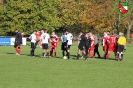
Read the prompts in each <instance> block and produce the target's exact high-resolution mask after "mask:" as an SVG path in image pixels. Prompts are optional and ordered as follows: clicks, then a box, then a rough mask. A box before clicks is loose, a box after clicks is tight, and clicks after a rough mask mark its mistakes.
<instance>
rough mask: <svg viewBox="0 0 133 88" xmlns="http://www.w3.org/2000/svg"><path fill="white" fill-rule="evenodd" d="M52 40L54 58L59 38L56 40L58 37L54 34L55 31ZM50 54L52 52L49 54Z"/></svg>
mask: <svg viewBox="0 0 133 88" xmlns="http://www.w3.org/2000/svg"><path fill="white" fill-rule="evenodd" d="M52 38H53V41H54V45H55V47H54V56H56V53H57V47H58V41H59V38H58V36H57V35H56V34H55V31H53V32H52ZM51 53H52V52H51Z"/></svg>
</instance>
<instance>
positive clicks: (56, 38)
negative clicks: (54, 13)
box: [52, 35, 59, 43]
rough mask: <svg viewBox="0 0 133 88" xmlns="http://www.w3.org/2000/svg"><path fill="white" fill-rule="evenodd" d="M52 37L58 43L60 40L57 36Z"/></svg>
mask: <svg viewBox="0 0 133 88" xmlns="http://www.w3.org/2000/svg"><path fill="white" fill-rule="evenodd" d="M52 37H53V40H54V41H55V42H56V43H57V42H58V40H59V38H58V36H57V35H52Z"/></svg>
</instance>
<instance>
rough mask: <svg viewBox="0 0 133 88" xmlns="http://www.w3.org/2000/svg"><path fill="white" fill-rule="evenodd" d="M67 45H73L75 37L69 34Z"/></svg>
mask: <svg viewBox="0 0 133 88" xmlns="http://www.w3.org/2000/svg"><path fill="white" fill-rule="evenodd" d="M67 40H68V42H67V45H72V40H73V35H72V34H71V33H68V34H67Z"/></svg>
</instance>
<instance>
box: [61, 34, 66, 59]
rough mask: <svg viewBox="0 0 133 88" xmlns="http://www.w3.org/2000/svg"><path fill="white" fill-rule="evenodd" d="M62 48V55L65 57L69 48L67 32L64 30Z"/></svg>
mask: <svg viewBox="0 0 133 88" xmlns="http://www.w3.org/2000/svg"><path fill="white" fill-rule="evenodd" d="M61 42H62V45H61V50H62V56H63V58H64V57H66V56H65V51H66V50H67V36H66V32H64V33H63V34H62V36H61Z"/></svg>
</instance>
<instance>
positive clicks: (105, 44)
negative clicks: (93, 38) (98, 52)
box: [102, 32, 109, 59]
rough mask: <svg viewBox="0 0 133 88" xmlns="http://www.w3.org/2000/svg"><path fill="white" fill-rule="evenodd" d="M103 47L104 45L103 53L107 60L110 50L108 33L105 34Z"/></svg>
mask: <svg viewBox="0 0 133 88" xmlns="http://www.w3.org/2000/svg"><path fill="white" fill-rule="evenodd" d="M102 45H103V51H104V58H105V59H107V58H106V57H107V54H108V48H109V35H108V34H107V32H104V34H103V38H102Z"/></svg>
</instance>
